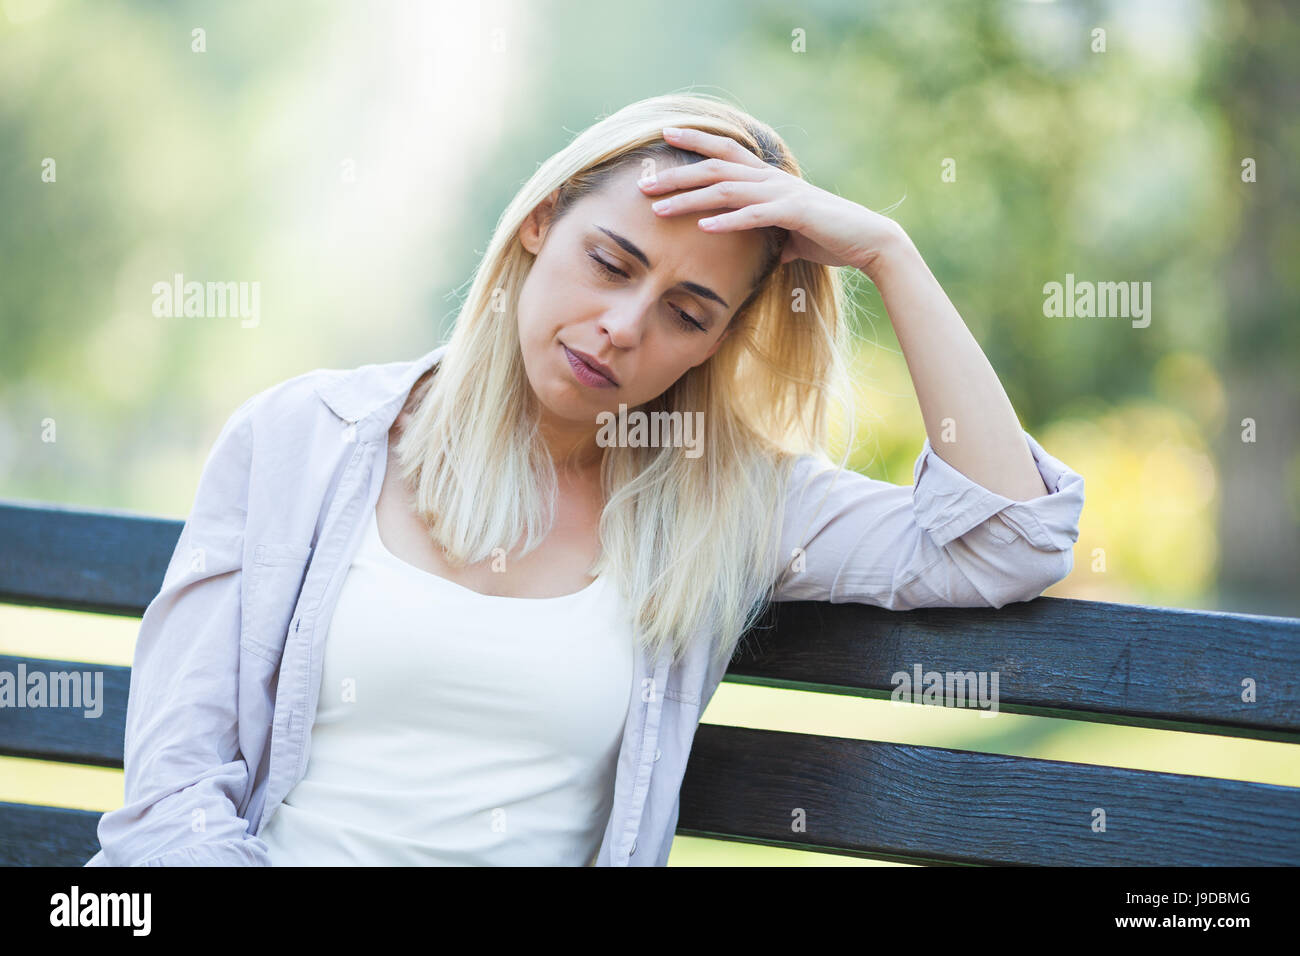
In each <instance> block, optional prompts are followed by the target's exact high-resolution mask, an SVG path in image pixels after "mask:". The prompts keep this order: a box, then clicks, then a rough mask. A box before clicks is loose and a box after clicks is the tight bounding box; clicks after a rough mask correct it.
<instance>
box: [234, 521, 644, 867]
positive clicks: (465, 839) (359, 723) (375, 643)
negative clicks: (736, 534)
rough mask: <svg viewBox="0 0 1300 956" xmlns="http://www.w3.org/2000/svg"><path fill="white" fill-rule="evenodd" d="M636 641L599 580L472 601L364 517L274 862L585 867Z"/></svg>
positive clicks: (600, 829)
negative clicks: (406, 556) (392, 546)
mask: <svg viewBox="0 0 1300 956" xmlns="http://www.w3.org/2000/svg"><path fill="white" fill-rule="evenodd" d="M632 652H633V644H632V628H631V619H630V616H629V615H628V612H627V608H626V603H625V602H624V601H623V600H622V597H621V595H620V594H619V591H618V588H617V587H616V586H615V583H614V582H613V581H612V580H610V579H609V578H608V577H607V576H606V575H603V574H602V575H600V576H599V577H597V578H596V580H595V581H593V582H592V583H591V584H590V585H588V586H587V587H585V588H583V589H582V590H581V591H577V592H575V593H573V594H566V595H564V596H562V597H554V598H510V597H495V596H491V595H485V594H480V593H479V592H477V591H473V590H470V589H469V588H466V587H462V586H461V585H459V584H455V583H453V582H451V581H449V580H447V579H446V578H443V577H441V576H439V575H436V574H433V573H431V572H428V571H423V570H421V569H420V568H417V567H415V566H414V565H411V564H407V563H406V562H405V561H403V560H401V559H400V558H398V557H396V556H395V555H393V554H392V553H391V552H389V551H388V550H387V548H386V547H385V546H384V544H383V542H382V541H381V539H380V537H379V528H378V524H377V521H376V518H375V514H374V512H373V511H372V512H371V515H370V519H369V522H368V526H367V528H366V531H365V536H364V540H363V541H362V543H361V546H360V548H359V549H358V552H357V555H356V557H355V559H354V560H353V562H352V565H351V567H350V568H349V569H348V572H347V577H346V578H345V579H344V582H343V587H342V590H341V591H340V593H339V599H338V604H337V606H336V608H335V610H334V613H333V616H332V618H331V620H330V624H329V630H328V632H327V634H326V640H325V660H324V666H323V668H322V673H321V689H320V700H319V704H318V706H317V710H316V721H315V723H314V725H313V726H312V728H311V750H310V754H309V757H308V761H307V769H306V774H305V776H304V777H303V778H302V779H301V780H300V781H299V782H298V783H297V785H296V786H295V787H294V788H293V789H292V790H291V791H290V792H289V794H288V795H287V796H286V797H285V799H284V802H283V803H282V804H281V805H280V806H279V807H278V808H277V809H276V810H275V812H274V813H273V814H272V816H271V819H270V821H269V822H268V823H267V825H266V827H265V828H264V829H263V831H262V832H261V833H260V834H259V836H260V837H261V838H262V839H263V840H264V841H265V842H266V844H267V846H268V847H269V849H270V857H271V862H272V864H273V865H275V866H430V865H451V866H457V865H465V866H484V865H493V866H495V865H508V866H582V865H584V864H590V862H591V860H592V859H593V858H594V856H595V853H596V851H597V850H598V849H599V847H600V841H601V839H602V837H603V836H604V832H605V825H606V822H607V820H608V817H609V813H610V810H611V808H612V806H613V799H614V770H615V763H616V761H617V759H618V752H619V747H620V743H621V740H622V736H623V726H624V723H625V721H626V718H627V711H628V705H629V702H630V699H631V692H632Z"/></svg>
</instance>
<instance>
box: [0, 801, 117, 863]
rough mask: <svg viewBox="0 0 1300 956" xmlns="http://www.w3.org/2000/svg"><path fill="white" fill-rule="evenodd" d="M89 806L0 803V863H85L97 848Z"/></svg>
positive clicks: (94, 818)
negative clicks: (87, 808) (83, 808)
mask: <svg viewBox="0 0 1300 956" xmlns="http://www.w3.org/2000/svg"><path fill="white" fill-rule="evenodd" d="M101 816H103V814H101V813H97V812H93V811H90V810H67V809H64V808H62V807H39V806H32V805H30V804H26V803H0V866H85V864H86V861H87V860H89V859H90V858H91V857H92V856H94V855H95V854H96V853H98V852H99V835H98V827H99V818H100V817H101Z"/></svg>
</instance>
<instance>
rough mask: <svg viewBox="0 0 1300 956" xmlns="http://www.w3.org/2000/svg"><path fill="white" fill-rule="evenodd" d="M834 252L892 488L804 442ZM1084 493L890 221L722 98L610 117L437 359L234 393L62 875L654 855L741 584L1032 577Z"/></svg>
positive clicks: (1057, 570)
mask: <svg viewBox="0 0 1300 956" xmlns="http://www.w3.org/2000/svg"><path fill="white" fill-rule="evenodd" d="M665 200H666V201H667V202H666V204H665V202H664V201H665ZM706 214H708V218H706V219H702V218H701V217H702V216H705V215H706ZM843 266H852V267H855V268H857V269H859V270H861V271H862V272H864V273H865V274H866V275H867V276H868V277H870V278H871V279H872V281H873V282H874V283H875V284H876V285H877V286H878V288H879V289H880V292H881V294H882V296H883V298H884V303H885V306H886V308H887V310H888V312H889V316H890V319H891V320H892V321H893V323H894V327H895V329H896V330H897V333H898V339H899V342H900V344H901V345H902V348H903V352H904V354H905V356H906V359H907V363H908V367H909V369H910V370H911V374H912V378H913V382H914V384H915V386H916V391H917V395H918V398H919V400H920V404H921V409H922V412H923V415H924V419H925V427H926V431H927V433H928V437H927V439H926V441H925V443H924V445H923V447H922V451H921V454H920V456H919V457H918V459H917V463H916V469H915V472H914V481H915V485H914V487H908V486H902V485H893V484H889V483H886V482H882V481H876V480H873V479H869V478H866V477H864V476H862V475H859V474H855V473H853V472H850V471H846V470H843V468H842V467H839V468H837V467H835V466H833V465H832V464H831V463H830V461H829V459H828V458H827V456H826V454H825V450H824V449H825V443H826V416H827V410H828V403H829V401H830V400H831V399H832V398H834V397H836V396H837V394H839V393H840V391H841V389H842V387H843V385H844V384H845V378H846V376H845V367H846V363H845V362H844V358H843V351H842V350H843V347H844V343H845V339H846V331H845V326H844V321H843V315H844V297H843V289H842V286H841V279H840V275H839V272H838V271H837V269H838V268H839V267H843ZM637 414H639V415H641V416H642V419H641V420H640V422H638V421H637V420H636V419H635V418H634V415H637ZM615 421H617V425H615V424H614V423H615ZM646 422H650V423H652V424H653V425H654V426H655V427H654V428H652V429H642V428H641V425H644V424H645V423H646ZM660 425H666V426H667V427H666V428H665V429H664V430H662V431H661V430H660V429H659V427H658V426H660ZM932 440H934V441H936V442H937V443H938V444H937V445H936V446H935V447H940V448H942V449H943V452H942V455H940V454H938V453H937V452H936V451H935V448H934V447H932V446H931V441H932ZM1082 505H1083V480H1082V478H1080V477H1079V476H1078V475H1077V474H1076V473H1075V472H1073V471H1071V470H1070V469H1069V468H1067V467H1066V466H1065V465H1064V464H1062V463H1061V462H1059V461H1057V460H1056V459H1055V458H1052V457H1051V456H1050V455H1048V454H1047V453H1046V452H1045V451H1043V449H1042V448H1041V447H1040V446H1039V445H1038V443H1037V442H1036V441H1035V440H1034V439H1033V438H1032V437H1031V436H1029V435H1028V434H1027V433H1026V432H1024V431H1023V430H1022V429H1021V428H1020V426H1019V423H1018V421H1017V419H1016V415H1015V412H1014V411H1013V409H1012V407H1011V405H1010V403H1009V402H1008V400H1007V397H1006V394H1005V393H1004V392H1003V390H1002V387H1001V385H1000V384H999V382H998V379H997V377H996V375H995V374H994V372H993V370H992V368H991V367H990V366H989V364H988V362H987V360H986V359H985V357H984V355H983V353H982V352H981V351H980V349H979V346H978V345H977V344H976V342H975V340H974V338H973V337H972V336H971V334H970V333H969V331H968V330H967V329H966V327H965V325H964V324H963V322H962V320H961V318H960V317H959V316H958V314H957V312H956V310H955V309H954V308H953V306H952V304H951V303H950V302H949V301H948V299H947V297H946V296H945V295H944V293H943V291H942V289H941V288H940V287H939V285H938V283H937V282H936V281H935V279H934V277H933V276H932V275H931V273H930V272H929V270H928V269H927V268H926V266H925V264H924V262H923V261H922V259H921V257H920V255H919V254H918V252H917V250H916V248H915V246H914V245H913V244H912V243H911V242H910V241H909V240H908V238H907V236H906V234H905V233H904V232H903V230H902V229H901V228H900V227H899V226H898V225H897V224H896V223H894V222H892V221H891V220H889V219H887V218H885V217H883V216H880V215H877V214H876V213H873V212H871V211H869V210H867V209H864V208H863V207H861V206H859V205H857V204H855V203H853V202H850V201H849V200H846V199H842V198H839V197H837V196H834V195H832V194H830V193H827V192H824V191H822V190H820V189H818V188H816V187H814V186H812V185H811V184H809V183H807V182H806V181H805V180H804V179H803V178H802V176H801V173H800V170H799V167H798V165H797V163H796V162H795V160H794V158H793V157H792V156H791V155H790V153H789V151H788V150H787V149H786V147H785V145H784V144H783V143H782V142H781V140H780V138H779V137H777V135H776V134H775V133H774V132H773V131H772V129H771V128H769V127H768V126H766V125H764V124H762V123H760V122H758V121H757V120H755V119H754V118H753V117H751V116H748V115H747V114H745V113H743V112H741V111H740V110H738V109H736V108H734V107H732V106H730V105H728V104H726V103H724V102H722V101H720V100H717V99H714V98H712V97H704V96H697V95H671V96H661V97H655V98H652V99H648V100H645V101H642V102H638V103H634V104H632V105H630V106H628V107H626V108H624V109H622V110H620V111H618V112H617V113H615V114H613V115H612V116H609V117H607V118H606V119H604V120H602V121H601V122H599V123H597V124H595V125H594V126H592V127H591V128H589V129H588V130H586V131H585V132H584V133H582V134H581V135H579V136H578V137H577V138H576V139H575V140H574V141H573V142H572V143H571V144H570V145H569V146H568V147H566V148H565V149H563V150H562V151H560V152H559V153H557V154H556V155H555V156H553V157H551V158H550V159H549V160H548V161H547V162H546V163H545V164H543V165H542V166H541V167H540V168H539V169H538V171H537V173H536V174H535V175H534V176H533V177H532V178H531V180H530V181H529V182H528V183H527V184H526V185H525V186H524V188H523V189H522V190H521V191H520V192H519V194H518V195H517V196H516V197H515V199H514V201H513V202H512V203H511V204H510V206H509V207H508V208H507V209H506V211H505V213H504V214H503V216H502V218H501V221H500V223H499V225H498V228H497V231H496V234H495V235H494V237H493V240H492V242H491V244H490V246H489V247H488V250H487V253H486V254H485V256H484V258H483V261H482V263H481V265H480V268H479V270H478V273H477V275H476V278H475V282H474V284H473V287H472V289H471V291H470V294H469V297H468V299H467V301H466V303H465V306H464V308H463V309H462V311H461V313H460V316H459V318H458V321H457V323H456V327H455V331H454V334H453V335H452V337H451V339H450V341H449V342H448V343H447V344H446V345H444V346H440V347H438V348H435V349H434V350H432V351H431V352H430V353H428V354H427V355H425V356H423V357H422V358H420V359H417V360H415V361H413V362H397V363H392V364H389V365H379V366H375V365H371V366H363V367H361V368H359V369H354V370H350V371H338V370H317V371H315V372H311V373H308V374H306V375H301V376H298V377H296V378H294V379H290V380H289V381H287V382H283V383H281V384H280V385H277V386H275V387H273V388H271V389H268V390H267V391H265V392H263V393H261V394H259V395H256V396H254V397H253V398H252V399H250V400H249V401H248V402H246V403H245V404H244V405H243V406H241V408H240V409H239V410H237V411H236V412H235V414H234V415H233V416H232V417H231V419H230V421H229V422H228V423H227V425H226V427H225V429H224V430H223V432H222V434H221V436H220V437H219V438H218V440H217V443H216V446H215V447H214V449H213V452H212V455H211V457H210V458H209V461H208V463H207V465H206V466H205V468H204V473H203V477H202V479H201V481H200V486H199V491H198V494H197V496H196V500H195V505H194V510H193V512H192V513H191V515H190V518H189V520H188V521H187V522H186V525H185V530H184V531H183V532H182V535H181V539H180V541H179V542H178V544H177V548H176V553H175V555H174V556H173V558H172V562H171V565H170V566H169V568H168V572H167V576H166V579H165V580H164V584H163V588H162V591H161V592H160V593H159V595H158V597H157V598H155V600H154V601H153V602H152V603H151V604H150V606H149V608H148V609H147V610H146V612H145V616H144V619H143V621H142V623H141V631H140V637H139V639H138V641H137V650H136V661H135V666H134V668H133V671H132V686H131V696H130V701H129V707H128V717H127V724H128V725H127V738H126V764H125V765H126V803H125V805H124V806H123V807H122V808H121V809H119V810H115V811H113V812H111V813H108V814H105V816H104V817H103V819H102V821H101V823H100V827H99V835H100V839H101V842H102V844H103V849H102V850H101V851H100V852H99V853H98V854H96V856H95V857H94V858H92V860H91V861H90V863H91V864H92V865H121V864H148V865H193V864H203V865H249V864H260V865H267V864H276V865H286V864H289V865H291V864H360V865H380V864H412V863H414V864H440V863H447V864H547V865H554V864H581V863H583V862H594V863H595V864H596V865H620V866H622V865H663V864H664V863H665V862H666V860H667V857H668V852H669V848H670V846H671V843H672V837H673V833H674V830H675V827H676V822H677V812H678V799H677V798H678V790H679V788H680V784H681V779H682V775H683V773H684V772H685V767H686V761H687V758H688V756H689V752H690V747H691V742H692V740H693V737H694V733H695V728H696V726H697V724H698V721H699V717H700V714H701V713H702V712H703V710H704V708H705V707H706V706H707V704H708V701H709V699H710V698H711V697H712V694H713V692H714V690H715V689H716V687H717V684H718V682H719V681H720V680H721V678H722V675H723V672H724V671H725V668H726V664H727V662H728V660H729V658H730V657H731V655H732V652H733V650H734V648H735V646H736V642H737V641H738V639H739V638H740V636H741V635H742V634H743V632H744V631H745V630H746V629H747V628H748V627H749V626H750V625H751V624H752V623H754V621H755V620H756V618H757V617H758V615H759V614H760V613H761V612H762V610H763V608H764V606H765V605H766V604H767V603H768V602H769V601H772V600H800V599H803V600H822V601H834V602H845V601H856V602H860V603H871V604H878V605H880V606H883V607H886V608H892V609H898V610H902V609H907V608H914V607H926V606H940V605H948V606H963V607H968V606H992V607H1001V606H1002V605H1004V604H1006V603H1008V602H1011V601H1025V600H1029V599H1031V598H1033V597H1035V596H1037V595H1038V594H1039V593H1041V592H1042V590H1043V589H1045V588H1046V587H1048V586H1049V585H1051V584H1052V583H1054V582H1056V581H1058V580H1060V579H1061V578H1063V577H1064V576H1065V575H1066V574H1067V573H1068V572H1069V570H1070V568H1071V565H1072V556H1071V546H1072V544H1073V543H1074V541H1075V540H1077V537H1078V518H1079V514H1080V511H1081V508H1082ZM309 755H310V759H308V756H309Z"/></svg>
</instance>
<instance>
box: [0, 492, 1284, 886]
mask: <svg viewBox="0 0 1300 956" xmlns="http://www.w3.org/2000/svg"><path fill="white" fill-rule="evenodd" d="M181 527H182V523H181V522H179V521H173V520H164V519H159V518H152V517H147V516H139V515H133V514H128V513H125V512H109V511H81V510H72V509H66V508H57V507H50V506H45V505H34V504H29V503H23V502H12V501H10V502H5V501H0V601H4V602H8V603H12V604H24V605H32V606H39V607H48V608H67V609H76V610H85V611H96V612H100V613H108V614H119V615H130V616H135V617H139V616H141V615H142V614H143V613H144V609H145V607H146V606H147V605H148V603H149V601H150V600H152V598H153V597H154V595H155V594H156V593H157V591H158V589H159V588H160V587H161V584H162V578H163V573H164V571H165V569H166V567H167V563H168V561H169V559H170V557H171V554H172V550H173V548H174V547H175V545H176V541H177V539H178V537H179V535H180V531H181ZM20 664H25V665H26V667H27V670H28V671H29V672H30V671H31V670H33V669H41V670H45V671H49V670H85V669H86V665H84V664H79V663H72V662H66V661H51V660H43V659H36V658H19V657H13V656H0V671H8V672H10V673H16V672H17V670H18V666H19V665H20ZM917 665H920V667H921V668H922V670H923V671H926V672H929V671H937V672H940V673H946V672H954V673H957V672H970V671H973V672H976V673H980V672H983V673H984V674H986V675H992V674H993V673H996V674H997V675H998V703H997V707H998V709H999V710H1000V711H1002V712H1005V713H1016V714H1036V715H1044V716H1051V717H1066V718H1072V719H1079V720H1090V721H1102V722H1106V723H1116V724H1126V725H1129V726H1136V727H1153V728H1167V729H1171V730H1182V731H1190V732H1193V733H1201V734H1209V735H1223V736H1232V737H1248V738H1254V739H1258V740H1274V741H1283V742H1286V743H1291V744H1297V743H1300V706H1297V702H1298V701H1300V620H1298V619H1293V618H1277V617H1260V616H1253V615H1243V614H1220V613H1210V612H1194V611H1183V610H1171V609H1166V608H1155V607H1143V606H1132V605H1121V604H1103V603H1096V602H1090V601H1069V600H1060V599H1054V598H1039V599H1038V600H1035V601H1031V602H1028V603H1024V604H1012V605H1008V606H1007V607H1004V608H1001V609H999V610H992V609H982V608H981V609H969V608H951V609H949V608H944V609H925V610H919V611H908V612H901V613H900V612H893V611H886V610H883V609H880V608H874V607H869V606H865V605H857V604H828V603H819V602H793V603H781V604H775V605H773V606H772V607H771V608H770V610H769V613H768V615H767V618H766V619H765V621H764V622H763V624H762V625H761V626H760V627H759V628H755V629H754V630H753V631H751V632H750V634H749V635H747V636H746V639H745V641H744V643H743V644H742V647H741V650H740V653H739V654H738V656H737V658H736V659H735V660H734V661H733V663H732V665H731V667H730V669H729V671H728V674H727V679H728V680H730V681H733V682H739V683H747V684H761V685H766V686H771V687H785V688H794V689H801V690H815V691H824V692H826V691H828V692H832V693H841V694H853V695H858V696H862V697H871V698H877V699H883V700H887V699H889V698H890V695H891V693H892V692H893V691H894V686H895V685H894V683H893V681H892V680H891V675H893V674H895V673H896V672H899V671H902V672H906V673H908V674H911V673H913V672H914V668H915V667H916V666H917ZM93 666H94V667H95V669H96V670H102V671H103V672H104V695H105V698H106V700H105V704H104V713H103V715H102V716H101V717H99V718H98V719H95V720H88V719H85V718H84V717H83V716H82V712H81V711H80V710H77V709H71V708H35V709H32V708H22V709H9V708H5V709H3V710H0V753H3V754H5V755H11V756H20V757H29V758H37V759H41V760H57V761H66V762H71V763H79V764H91V765H95V766H102V767H118V768H120V767H121V766H122V745H123V733H124V728H125V719H126V702H127V692H128V688H129V676H130V669H129V668H126V667H105V666H101V665H93ZM1252 683H1253V687H1254V689H1255V691H1254V692H1255V695H1256V699H1255V700H1253V701H1247V700H1245V699H1243V690H1244V689H1245V688H1246V686H1248V685H1250V684H1252ZM1214 744H1215V740H1214V737H1212V736H1211V737H1207V738H1206V745H1207V746H1211V747H1212V746H1214ZM1098 811H1104V820H1105V829H1104V831H1103V830H1100V829H1099V828H1097V827H1096V826H1095V821H1097V820H1098V819H1100V815H1099V812H1098ZM99 817H100V814H99V813H95V812H88V811H84V810H69V809H61V808H55V807H47V806H31V805H25V804H15V803H0V864H4V865H27V866H32V865H37V866H66V865H73V866H77V865H80V864H82V863H84V862H85V861H86V860H87V859H89V858H90V856H91V855H93V854H94V853H95V852H96V851H97V850H98V848H99V842H98V839H97V837H96V830H95V828H96V824H97V822H98V820H99ZM796 820H803V821H806V822H805V824H804V826H803V828H802V829H801V828H799V827H798V826H795V825H794V821H796ZM678 833H680V834H682V835H690V836H703V837H714V838H721V839H725V840H738V841H742V842H749V843H760V844H767V845H771V846H780V847H791V848H796V849H804V850H817V851H823V852H828V853H837V854H847V855H852V856H862V857H871V858H875V859H881V860H892V861H899V862H907V863H923V864H976V865H978V864H986V865H989V864H991V865H996V864H1022V865H1037V864H1067V865H1157V866H1159V865H1188V864H1190V865H1197V864H1202V865H1236V866H1242V865H1244V866H1250V865H1293V866H1294V865H1297V864H1300V787H1285V786H1274V785H1270V784H1262V783H1248V782H1242V781H1236V780H1221V779H1217V778H1213V777H1200V776H1189V775H1184V774H1173V773H1157V772H1149V771H1141V770H1129V769H1122V768H1116V767H1107V766H1093V765H1090V764H1080V763H1071V762H1064V761H1056V760H1038V759H1029V758H1023V757H1009V756H1001V755H996V754H986V753H977V752H972V751H966V750H951V749H946V748H942V747H922V746H909V745H903V744H893V743H881V742H874V741H864V740H853V739H846V738H840V737H825V736H813V735H808V734H799V733H783V732H775V731H767V730H753V729H746V728H739V727H728V726H721V725H714V724H702V725H701V726H700V728H699V731H698V733H697V736H696V739H695V745H694V749H693V750H692V752H691V759H690V764H689V766H688V768H687V772H686V777H685V780H684V782H683V785H682V792H681V813H680V817H679V820H678Z"/></svg>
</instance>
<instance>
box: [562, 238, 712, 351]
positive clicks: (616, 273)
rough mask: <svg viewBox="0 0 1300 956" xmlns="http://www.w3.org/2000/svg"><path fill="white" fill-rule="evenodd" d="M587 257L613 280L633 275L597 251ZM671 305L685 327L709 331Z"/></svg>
mask: <svg viewBox="0 0 1300 956" xmlns="http://www.w3.org/2000/svg"><path fill="white" fill-rule="evenodd" d="M587 257H588V258H589V259H591V261H592V262H594V263H596V265H597V267H599V269H600V271H601V272H602V273H603V274H604V275H605V277H606V278H607V279H611V280H612V279H615V278H623V279H628V278H631V277H630V276H629V275H628V274H627V273H626V272H624V271H623V270H622V269H616V268H614V266H612V265H610V264H609V263H608V262H606V261H605V260H604V259H602V258H601V257H600V256H598V255H596V253H595V252H588V253H587ZM669 307H670V308H671V309H672V310H673V311H674V312H676V313H677V316H678V319H679V321H680V322H681V324H682V326H683V327H684V328H687V329H690V330H691V331H694V332H707V331H708V329H707V328H705V327H704V325H702V324H701V323H700V322H698V321H696V319H695V317H694V316H693V315H691V314H690V313H688V312H683V311H682V310H681V309H679V308H677V306H675V305H670V306H669Z"/></svg>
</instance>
